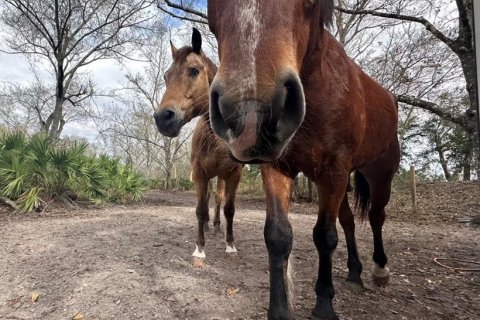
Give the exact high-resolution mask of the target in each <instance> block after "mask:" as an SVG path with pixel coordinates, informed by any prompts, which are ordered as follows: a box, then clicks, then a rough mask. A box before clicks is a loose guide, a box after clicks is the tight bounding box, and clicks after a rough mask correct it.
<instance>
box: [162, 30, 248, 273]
mask: <svg viewBox="0 0 480 320" xmlns="http://www.w3.org/2000/svg"><path fill="white" fill-rule="evenodd" d="M171 49H172V58H173V62H172V64H171V65H170V67H169V69H168V70H167V72H166V73H165V76H164V78H165V84H166V91H165V94H164V95H163V97H162V100H161V102H160V104H159V106H158V108H157V110H156V112H155V115H154V117H155V122H156V124H157V127H158V129H159V131H160V132H161V133H162V134H163V135H166V136H169V137H176V136H178V134H179V133H180V129H181V128H182V126H183V125H185V124H186V123H188V122H189V121H190V120H192V118H194V117H197V116H201V118H200V120H199V122H198V124H197V126H196V128H195V131H194V132H193V137H192V155H191V163H192V170H193V180H194V182H195V191H196V198H197V208H196V215H197V220H198V237H197V247H196V249H195V252H194V253H193V263H194V265H196V266H203V265H204V263H205V257H206V256H205V230H208V221H209V214H208V203H209V197H210V193H209V191H208V183H209V181H210V180H211V179H213V178H215V177H217V192H216V196H215V218H214V221H213V225H214V228H215V232H219V231H220V206H221V202H222V199H223V197H224V196H225V206H224V207H223V212H224V214H225V219H226V221H227V228H226V229H227V232H226V242H227V244H226V245H227V248H226V252H227V253H233V252H236V251H237V250H236V248H235V246H234V244H233V240H234V239H233V217H234V215H235V197H236V193H237V188H238V184H239V182H240V178H241V174H242V167H243V165H242V164H240V163H238V162H235V161H233V160H232V158H231V157H230V156H229V154H228V148H227V147H226V144H225V142H224V141H223V140H221V139H220V138H218V137H217V136H216V135H215V134H214V133H213V131H212V129H211V127H210V124H209V122H210V120H209V116H208V104H209V88H210V84H211V82H212V81H213V78H214V76H215V73H216V72H217V67H216V65H215V64H214V63H213V62H212V61H211V60H210V59H209V58H208V57H206V56H205V54H204V53H203V51H202V37H201V35H200V32H199V31H198V30H197V29H195V28H194V29H193V34H192V45H191V46H185V47H182V48H180V49H177V48H175V46H174V45H173V44H171Z"/></svg>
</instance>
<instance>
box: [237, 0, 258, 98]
mask: <svg viewBox="0 0 480 320" xmlns="http://www.w3.org/2000/svg"><path fill="white" fill-rule="evenodd" d="M260 1H261V0H242V1H238V4H239V9H238V15H237V19H238V24H237V25H238V26H240V39H239V43H238V54H239V56H240V57H241V60H240V61H241V63H240V64H239V68H238V69H237V70H236V72H235V73H236V74H234V75H232V76H233V77H235V79H236V81H239V82H237V83H238V90H239V91H240V96H241V98H243V99H246V98H250V97H251V96H250V97H249V95H253V98H254V97H255V96H256V93H257V68H256V59H255V54H256V50H257V46H258V42H259V40H260V39H259V38H260V33H259V32H260V30H261V24H262V17H261V15H260V10H259V7H258V6H259V2H260ZM240 66H241V68H240Z"/></svg>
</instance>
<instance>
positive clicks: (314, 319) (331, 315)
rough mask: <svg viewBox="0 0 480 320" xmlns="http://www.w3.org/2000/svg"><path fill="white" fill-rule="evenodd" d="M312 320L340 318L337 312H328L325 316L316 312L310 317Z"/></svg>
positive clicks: (336, 319)
mask: <svg viewBox="0 0 480 320" xmlns="http://www.w3.org/2000/svg"><path fill="white" fill-rule="evenodd" d="M310 319H312V320H338V316H337V315H336V313H335V312H333V311H332V312H328V313H324V314H319V313H317V312H316V311H315V310H313V311H312V314H311V315H310Z"/></svg>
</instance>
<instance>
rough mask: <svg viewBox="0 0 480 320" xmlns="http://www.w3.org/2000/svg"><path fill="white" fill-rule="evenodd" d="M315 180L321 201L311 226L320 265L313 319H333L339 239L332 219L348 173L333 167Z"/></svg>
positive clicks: (341, 197)
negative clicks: (335, 254)
mask: <svg viewBox="0 0 480 320" xmlns="http://www.w3.org/2000/svg"><path fill="white" fill-rule="evenodd" d="M331 172H335V174H332V173H331ZM316 183H317V189H318V198H319V199H320V203H319V211H318V219H317V223H316V225H315V227H314V228H313V241H314V243H315V246H316V247H317V251H318V257H319V265H318V278H317V283H316V285H315V293H316V294H317V302H316V305H315V308H314V309H313V311H312V319H315V320H320V319H321V320H333V319H338V317H337V315H336V314H335V311H334V310H333V305H332V300H333V297H334V295H335V291H334V289H333V283H332V254H333V252H334V251H335V249H336V247H337V243H338V236H337V228H336V225H335V223H336V220H337V216H338V212H339V209H340V204H341V203H342V199H343V198H344V196H345V189H346V187H347V183H348V173H347V172H346V173H345V175H342V174H339V173H338V171H336V170H332V171H327V172H326V173H325V174H324V176H322V177H321V178H320V179H318V180H317V181H316Z"/></svg>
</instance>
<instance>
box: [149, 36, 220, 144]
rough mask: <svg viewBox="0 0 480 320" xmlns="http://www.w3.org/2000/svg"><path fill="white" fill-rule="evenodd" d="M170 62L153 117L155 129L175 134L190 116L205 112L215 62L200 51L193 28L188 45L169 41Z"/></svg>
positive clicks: (199, 37) (165, 133)
mask: <svg viewBox="0 0 480 320" xmlns="http://www.w3.org/2000/svg"><path fill="white" fill-rule="evenodd" d="M170 44H171V49H172V58H173V61H172V64H171V65H170V67H169V68H168V70H167V72H165V75H164V79H165V86H166V89H165V93H164V95H163V97H162V101H161V102H160V104H159V105H158V107H157V109H156V111H155V114H154V117H155V122H156V124H157V127H158V130H159V131H160V132H161V133H162V134H163V135H166V136H169V137H176V136H178V134H179V133H180V129H181V128H182V126H183V125H184V124H186V123H188V122H189V121H190V120H192V118H194V117H196V116H199V115H202V114H205V113H207V112H208V94H209V91H208V90H209V87H210V82H209V81H211V80H212V79H213V76H214V75H215V72H216V67H215V65H214V64H213V63H212V62H211V61H210V60H209V59H208V58H207V57H206V56H205V54H204V53H203V52H202V37H201V35H200V32H199V31H198V30H197V29H195V28H194V29H193V34H192V45H191V46H186V47H183V48H180V49H177V48H175V46H174V45H173V43H170Z"/></svg>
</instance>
